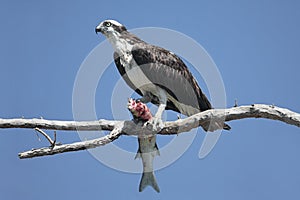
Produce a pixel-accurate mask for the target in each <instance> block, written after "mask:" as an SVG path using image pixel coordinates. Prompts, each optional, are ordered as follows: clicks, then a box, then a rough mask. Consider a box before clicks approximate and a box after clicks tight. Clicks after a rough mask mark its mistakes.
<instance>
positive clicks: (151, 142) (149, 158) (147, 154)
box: [136, 135, 160, 192]
mask: <svg viewBox="0 0 300 200" xmlns="http://www.w3.org/2000/svg"><path fill="white" fill-rule="evenodd" d="M138 143H139V150H138V152H137V154H136V158H141V159H142V163H143V175H142V178H141V181H140V186H139V191H140V192H141V191H143V190H144V189H145V188H146V186H148V185H150V186H152V187H153V189H154V190H155V191H156V192H160V190H159V187H158V184H157V182H156V178H155V175H154V171H153V160H154V157H155V156H157V155H159V150H158V147H157V144H156V135H139V137H138Z"/></svg>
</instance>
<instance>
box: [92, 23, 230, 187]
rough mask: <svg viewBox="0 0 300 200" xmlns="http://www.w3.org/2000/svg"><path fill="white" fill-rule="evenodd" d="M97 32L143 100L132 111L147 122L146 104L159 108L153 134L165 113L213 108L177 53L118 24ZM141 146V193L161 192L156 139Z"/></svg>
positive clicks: (212, 126)
mask: <svg viewBox="0 0 300 200" xmlns="http://www.w3.org/2000/svg"><path fill="white" fill-rule="evenodd" d="M95 31H96V33H98V32H101V33H102V34H104V35H105V36H106V38H107V39H108V41H109V42H110V43H111V45H112V46H113V48H114V60H115V64H116V66H117V68H118V71H119V72H120V74H121V76H122V77H123V79H124V80H125V82H126V83H127V84H128V86H129V87H131V88H132V89H133V90H135V91H136V92H137V93H138V94H139V95H141V96H142V98H140V99H139V101H137V102H136V101H134V100H129V104H128V108H129V110H130V111H131V112H132V113H135V114H136V115H137V116H136V117H138V118H141V119H144V118H143V115H144V114H145V113H147V112H149V111H147V109H146V107H145V106H144V104H143V103H148V102H152V103H153V104H156V105H158V110H157V112H156V114H155V116H154V117H152V116H151V118H149V121H148V123H149V124H150V125H152V129H153V131H156V132H157V131H158V130H157V129H159V128H162V126H163V123H162V120H161V117H162V114H163V111H164V110H165V109H168V110H173V111H176V112H179V113H182V114H184V115H186V116H191V115H193V114H196V113H199V112H201V111H205V110H208V109H211V108H212V106H211V104H210V102H209V101H208V99H207V98H206V96H205V95H204V94H203V92H202V91H201V89H200V87H199V85H198V83H197V81H196V79H195V78H194V77H193V76H192V74H191V72H190V71H189V70H188V68H187V67H186V65H185V64H184V62H183V61H182V60H181V59H180V58H179V57H178V56H177V55H175V54H174V53H172V52H170V51H168V50H166V49H164V48H161V47H158V46H154V45H151V44H148V43H146V42H144V41H143V40H141V39H140V38H138V37H137V36H135V35H133V34H132V33H130V32H128V31H127V29H126V28H125V26H123V25H122V24H120V23H119V22H117V21H115V20H105V21H103V22H101V23H100V24H99V25H98V26H97V27H96V30H95ZM147 120H148V118H147ZM202 128H203V129H204V130H205V131H214V130H217V129H226V130H229V129H230V127H229V126H228V125H227V124H224V123H222V122H215V121H214V122H211V123H207V124H204V125H203V126H202ZM138 142H139V150H138V153H137V156H136V157H141V158H142V161H143V175H142V179H141V182H140V186H139V191H140V192H141V191H142V190H143V189H144V188H145V187H146V186H147V185H151V186H152V187H153V188H154V189H155V190H156V191H157V192H159V191H160V190H159V187H158V184H157V182H156V179H155V176H154V172H153V159H154V157H155V156H156V155H159V151H158V148H157V145H156V135H148V136H145V135H142V134H140V135H139V137H138Z"/></svg>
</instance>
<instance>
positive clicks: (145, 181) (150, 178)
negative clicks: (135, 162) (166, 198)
mask: <svg viewBox="0 0 300 200" xmlns="http://www.w3.org/2000/svg"><path fill="white" fill-rule="evenodd" d="M148 185H150V186H152V187H153V189H154V190H155V191H156V192H160V190H159V187H158V184H157V182H156V179H155V176H154V173H153V172H144V173H143V175H142V179H141V182H140V187H139V191H140V192H141V191H143V190H144V189H145V187H147V186H148Z"/></svg>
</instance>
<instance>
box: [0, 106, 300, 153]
mask: <svg viewBox="0 0 300 200" xmlns="http://www.w3.org/2000/svg"><path fill="white" fill-rule="evenodd" d="M245 118H265V119H271V120H278V121H282V122H285V123H287V124H290V125H294V126H297V127H300V114H299V113H296V112H293V111H291V110H288V109H285V108H280V107H276V106H273V105H264V104H255V105H247V106H239V107H233V108H229V109H214V110H208V111H205V112H201V113H198V114H196V115H193V116H191V117H188V118H185V119H178V120H176V121H167V122H165V123H164V128H163V129H162V130H161V131H160V132H159V133H158V134H163V135H171V134H179V133H182V132H188V131H190V130H191V129H193V128H197V127H199V126H201V125H203V124H205V123H207V122H209V121H210V120H212V119H213V120H217V121H222V120H225V121H232V120H238V119H245ZM120 124H121V125H120ZM0 128H30V129H36V128H39V129H51V130H77V131H92V130H93V131H97V130H107V131H112V132H111V133H110V134H109V135H106V136H104V137H102V138H99V139H94V140H90V141H84V142H76V143H73V144H65V145H54V147H46V148H41V149H34V150H31V151H27V152H23V153H20V154H19V157H20V158H31V157H36V156H44V155H53V154H58V153H63V152H69V151H78V150H83V149H89V148H95V147H97V146H102V145H105V144H107V143H110V142H112V141H113V140H115V139H117V138H118V137H119V136H120V135H122V134H125V135H136V134H137V133H139V132H141V131H143V132H145V131H147V129H146V128H145V127H143V126H142V125H140V124H138V125H137V124H135V123H134V122H133V121H114V120H103V119H101V120H98V121H80V122H75V121H57V120H45V119H0ZM50 143H51V142H50Z"/></svg>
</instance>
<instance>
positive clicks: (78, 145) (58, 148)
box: [18, 126, 122, 159]
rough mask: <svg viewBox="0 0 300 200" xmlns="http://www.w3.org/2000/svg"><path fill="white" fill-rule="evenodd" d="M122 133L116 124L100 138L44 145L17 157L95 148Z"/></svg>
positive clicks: (22, 157)
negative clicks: (50, 145) (51, 145)
mask: <svg viewBox="0 0 300 200" xmlns="http://www.w3.org/2000/svg"><path fill="white" fill-rule="evenodd" d="M121 134H122V126H116V128H114V129H113V130H112V131H111V132H110V134H108V135H106V136H103V137H101V138H97V139H94V140H88V141H82V142H75V143H72V144H64V145H55V146H53V147H44V148H40V149H32V150H30V151H26V152H22V153H19V155H18V156H19V158H20V159H24V158H33V157H39V156H46V155H54V154H59V153H64V152H70V151H79V150H85V149H91V148H96V147H99V146H104V145H106V144H108V143H110V142H112V141H114V140H116V139H117V138H118V137H119V136H120V135H121Z"/></svg>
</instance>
